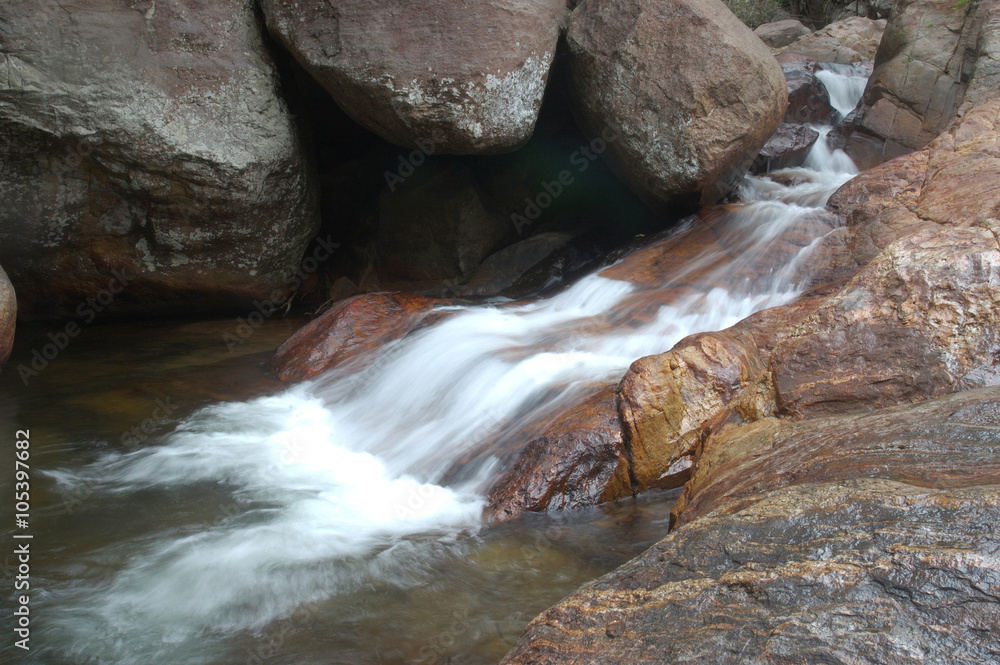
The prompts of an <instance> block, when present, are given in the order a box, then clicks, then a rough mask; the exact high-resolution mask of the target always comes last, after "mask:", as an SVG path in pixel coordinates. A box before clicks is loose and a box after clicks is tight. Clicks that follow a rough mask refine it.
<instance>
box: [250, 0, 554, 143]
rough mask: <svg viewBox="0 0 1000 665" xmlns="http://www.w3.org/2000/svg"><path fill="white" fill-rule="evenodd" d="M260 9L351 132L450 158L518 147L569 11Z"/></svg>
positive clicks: (426, 1)
mask: <svg viewBox="0 0 1000 665" xmlns="http://www.w3.org/2000/svg"><path fill="white" fill-rule="evenodd" d="M262 7H263V10H264V15H265V17H266V19H267V25H268V28H269V29H270V30H271V32H272V33H273V34H274V35H275V36H276V37H277V39H278V40H279V41H280V42H281V43H282V44H283V45H284V46H285V48H287V49H288V50H289V51H290V52H291V53H292V54H293V55H294V56H295V58H296V59H297V60H298V61H299V63H300V64H301V65H302V66H303V67H304V68H305V69H306V70H307V71H309V72H310V73H311V74H312V75H313V76H314V77H315V78H316V79H317V80H318V81H319V82H320V83H321V84H322V85H323V87H324V88H326V90H327V91H328V92H329V93H330V95H331V96H332V97H333V98H334V99H335V100H336V101H337V103H338V104H339V105H340V106H341V107H342V108H343V109H344V110H345V111H346V112H347V113H348V114H349V115H350V116H351V117H352V118H354V119H355V120H356V121H357V122H359V123H361V124H362V125H364V126H366V127H367V128H369V129H371V130H372V131H373V132H375V133H376V134H379V135H380V136H382V137H383V138H384V139H386V140H387V141H391V142H393V143H397V144H399V145H404V146H410V147H413V148H417V149H421V150H424V151H425V152H435V153H451V154H471V153H484V152H485V153H490V152H505V151H509V150H513V149H514V148H517V147H518V146H520V145H521V144H522V143H524V142H525V141H527V140H528V138H529V137H530V136H531V133H532V131H533V130H534V127H535V121H536V119H537V116H538V110H539V108H540V107H541V103H542V94H543V93H544V91H545V85H546V82H547V80H548V74H549V66H550V64H551V63H552V59H553V57H554V55H555V50H556V42H557V40H558V39H559V32H560V26H561V25H562V24H563V22H564V21H565V17H566V12H567V9H566V3H565V2H564V1H563V0H526V1H515V0H476V1H475V2H471V3H458V2H454V1H453V0H391V1H389V2H377V3H373V2H369V1H368V0H333V1H332V2H325V1H324V2H316V1H309V2H295V1H294V0H264V1H263V2H262ZM428 146H430V147H431V148H430V150H428Z"/></svg>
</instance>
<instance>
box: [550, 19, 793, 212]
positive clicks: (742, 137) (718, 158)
mask: <svg viewBox="0 0 1000 665" xmlns="http://www.w3.org/2000/svg"><path fill="white" fill-rule="evenodd" d="M567 41H568V44H569V49H570V54H571V68H572V71H573V84H574V89H575V97H576V103H577V108H578V109H579V114H580V117H581V118H582V120H583V121H584V124H585V125H586V127H587V128H588V130H589V131H590V132H591V134H592V135H593V136H595V137H602V139H603V141H605V142H606V153H605V156H606V157H607V158H608V159H609V160H610V163H611V164H612V166H613V167H614V168H615V169H616V170H617V172H618V173H620V174H621V176H622V177H623V179H624V180H625V181H626V182H627V183H628V184H629V186H630V187H632V189H633V190H635V191H636V192H638V193H639V194H640V195H641V196H643V197H645V198H647V199H649V200H651V201H654V202H663V201H669V200H671V199H673V198H676V197H678V196H685V195H692V194H696V193H697V194H700V196H701V198H702V200H703V201H707V202H714V201H715V200H717V199H718V198H719V197H720V196H722V195H724V194H726V193H729V192H731V191H733V190H734V189H735V187H736V186H737V185H738V184H739V182H740V181H741V180H742V178H743V175H744V174H745V173H746V169H747V168H748V167H749V165H750V163H751V162H752V161H753V159H754V157H755V156H756V155H757V153H758V152H759V151H760V148H761V147H762V146H763V145H764V143H765V142H766V141H767V139H768V137H770V136H771V134H773V133H774V130H775V129H777V127H778V125H779V124H780V121H781V117H782V116H783V115H784V113H785V104H786V97H787V93H786V90H785V81H784V77H783V76H782V74H781V69H780V68H779V67H778V65H777V63H776V62H775V61H774V57H773V56H772V55H771V54H770V52H769V50H768V48H767V47H766V46H765V45H764V44H763V42H761V41H760V40H759V39H758V38H757V37H756V36H755V35H754V34H753V33H752V32H751V31H750V29H749V28H747V27H746V26H745V25H743V24H742V23H740V21H739V20H738V19H737V18H736V17H735V16H733V14H732V12H730V11H729V10H728V9H727V8H726V6H725V5H723V4H722V3H721V2H719V1H718V0H678V1H677V2H672V3H662V2H654V1H652V0H588V2H585V3H582V4H581V5H579V6H578V7H577V8H576V10H575V11H574V12H573V15H572V17H571V18H570V25H569V30H568V32H567ZM664 63H667V65H666V66H665V64H664ZM596 147H601V146H600V145H599V144H598V145H597V146H596ZM595 149H596V148H595Z"/></svg>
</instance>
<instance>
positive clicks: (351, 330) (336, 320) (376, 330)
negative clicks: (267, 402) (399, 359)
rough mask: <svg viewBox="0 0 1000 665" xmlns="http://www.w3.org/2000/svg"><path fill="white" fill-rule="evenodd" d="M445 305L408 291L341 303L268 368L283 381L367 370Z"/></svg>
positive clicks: (280, 350) (297, 337)
mask: <svg viewBox="0 0 1000 665" xmlns="http://www.w3.org/2000/svg"><path fill="white" fill-rule="evenodd" d="M445 302H446V301H442V300H435V299H432V298H420V297H417V296H411V295H406V294H403V293H369V294H365V295H359V296H355V297H353V298H348V299H347V300H341V301H340V302H338V303H337V304H335V305H334V306H333V307H332V308H331V309H329V310H328V311H327V312H325V313H324V314H323V315H322V316H319V317H318V318H316V319H314V320H313V321H311V322H310V323H309V324H308V325H306V326H305V327H303V328H301V329H299V330H298V331H297V332H296V333H295V334H294V335H292V336H291V337H289V338H288V340H287V341H286V342H285V343H284V344H282V345H281V346H280V347H278V350H277V351H276V352H275V354H274V356H273V357H272V358H271V359H270V360H269V361H268V368H269V369H270V371H271V372H272V373H273V374H274V375H275V376H277V377H278V378H279V379H281V380H282V381H304V380H305V379H308V378H310V377H313V376H316V375H318V374H321V373H323V372H325V371H327V370H329V369H332V368H333V367H336V366H338V365H341V364H343V363H346V362H348V361H356V362H358V363H361V364H360V365H359V367H364V366H365V365H367V364H369V363H371V362H373V361H374V359H375V357H376V356H377V354H376V353H375V352H376V351H377V350H378V349H380V348H381V347H383V346H385V344H387V343H388V342H391V341H393V340H396V339H399V338H401V337H403V336H405V335H406V334H407V333H408V332H410V331H411V330H413V329H414V328H415V327H417V326H418V325H420V324H421V323H424V322H426V321H427V318H428V316H429V315H430V314H431V312H432V310H433V309H434V308H435V307H437V306H439V305H442V304H444V303H445Z"/></svg>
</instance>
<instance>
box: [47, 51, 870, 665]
mask: <svg viewBox="0 0 1000 665" xmlns="http://www.w3.org/2000/svg"><path fill="white" fill-rule="evenodd" d="M838 77H839V78H838ZM850 78H851V74H850V73H847V74H844V73H839V72H836V71H833V70H828V71H825V72H824V75H823V80H824V82H825V83H826V84H827V86H828V87H831V89H832V88H837V89H838V90H840V89H842V88H843V89H846V88H849V87H851V86H854V83H853V82H851V83H848V82H847V80H848V79H850ZM841 79H843V81H841ZM855 87H856V86H855ZM861 87H862V88H863V82H862V83H861ZM831 92H832V90H831ZM859 94H860V93H859ZM838 95H839V93H838ZM838 99H839V97H838ZM841 101H842V102H843V104H847V103H848V101H849V100H846V101H844V100H841ZM855 101H856V100H855ZM838 103H841V102H838ZM852 107H853V104H852ZM826 131H828V129H827V130H824V134H823V140H821V141H820V142H819V143H818V144H817V146H816V147H815V148H814V149H813V151H812V153H811V154H810V156H809V158H808V161H807V163H806V165H805V166H804V167H802V168H800V169H790V170H788V171H787V172H786V175H789V176H793V177H792V180H793V181H794V182H796V183H797V184H794V185H791V186H787V185H779V184H777V183H776V182H774V181H772V180H770V179H767V178H748V179H747V181H746V184H745V185H744V187H743V189H742V192H741V193H742V196H743V198H744V200H746V201H750V202H749V203H747V204H746V205H745V206H743V207H742V208H741V210H739V211H738V212H736V213H734V222H733V223H731V224H729V225H728V226H727V227H726V229H725V231H724V233H725V234H726V237H725V238H724V239H723V240H724V241H725V244H726V246H727V248H728V252H727V257H726V263H725V265H723V266H722V267H720V268H718V272H717V274H715V275H713V276H712V279H711V283H712V284H714V285H716V287H715V288H713V289H711V290H709V291H708V292H707V293H704V294H700V295H696V296H691V297H688V298H686V299H684V300H682V301H679V302H672V303H670V304H667V305H664V306H662V307H661V308H660V309H659V312H658V314H657V316H656V317H655V318H654V319H653V320H651V321H650V322H649V323H646V324H644V325H642V326H641V327H637V328H629V329H627V330H626V329H623V328H620V327H619V326H616V325H615V324H614V322H613V320H612V318H611V317H610V316H609V313H611V312H614V311H615V310H616V308H620V307H622V306H623V303H624V302H625V301H626V300H627V299H628V298H629V297H630V296H632V295H634V294H635V293H636V291H637V287H635V286H633V285H631V284H629V283H626V282H621V281H616V280H612V279H608V278H606V277H602V276H601V275H599V274H594V275H590V276H589V277H586V278H584V279H582V280H580V281H579V282H578V283H576V284H575V285H573V286H572V287H571V288H569V289H567V290H566V291H564V292H563V293H561V294H560V295H557V296H555V297H553V298H550V299H547V300H543V301H538V302H531V303H526V304H516V303H515V304H507V305H495V306H479V307H455V308H453V312H452V314H451V316H450V317H448V318H446V319H445V320H443V321H441V322H439V323H438V324H436V325H434V326H431V327H428V328H426V329H424V330H421V331H419V332H418V333H416V334H413V335H411V336H409V337H407V338H405V339H404V340H400V341H397V342H394V343H392V344H390V345H387V346H386V347H385V348H384V349H382V350H381V352H380V357H379V358H378V360H377V361H376V362H375V363H374V364H373V365H372V366H370V367H368V368H367V369H365V370H363V371H355V372H344V371H338V370H334V371H332V372H331V373H329V374H328V375H326V376H324V377H322V378H320V379H318V380H316V381H313V382H310V383H307V384H303V385H300V386H298V387H295V388H292V389H290V390H288V391H286V392H284V393H282V394H280V395H276V396H272V397H267V398H263V399H259V400H255V401H252V402H246V403H227V404H218V405H215V406H212V407H210V408H206V409H203V410H202V411H200V412H199V413H197V414H196V415H195V416H193V417H192V418H190V419H188V420H187V421H186V422H184V423H182V424H181V425H180V426H179V427H178V429H177V430H176V431H175V432H174V433H172V434H171V435H170V436H169V437H167V438H166V440H164V441H162V442H160V444H159V445H155V446H150V447H147V448H144V449H142V450H139V451H137V452H133V453H130V454H120V453H112V454H108V455H105V456H104V457H102V458H101V459H98V460H97V461H95V462H94V463H93V464H92V465H90V466H89V467H86V468H85V469H83V470H82V471H61V472H56V473H53V474H52V475H53V476H54V477H55V478H56V479H57V480H58V481H59V483H60V486H61V487H63V488H64V489H66V490H67V491H74V489H76V488H79V487H81V486H82V487H87V488H96V490H95V491H99V492H102V493H104V494H105V495H107V496H119V497H121V500H122V501H128V500H129V499H128V497H130V496H132V495H134V494H136V493H140V492H150V491H160V492H165V493H169V492H170V491H173V490H174V489H175V488H184V487H191V486H210V487H215V488H218V489H217V492H218V494H217V500H218V501H219V505H218V507H217V509H213V510H212V511H210V512H213V513H214V518H211V517H209V518H206V517H205V516H201V517H200V518H199V519H198V520H193V521H191V522H190V523H189V524H188V525H187V526H185V524H184V523H183V521H180V522H179V523H178V524H177V526H176V527H175V528H170V529H166V530H164V531H163V532H161V533H159V534H156V535H155V536H153V537H148V538H146V540H145V541H144V542H142V543H141V544H139V545H138V546H137V544H136V543H129V544H128V554H125V553H124V551H123V549H122V547H123V546H119V545H110V546H108V547H107V548H106V549H105V550H104V553H103V555H102V556H104V557H106V558H107V559H108V560H114V561H118V562H119V570H118V572H116V573H115V574H114V575H112V576H111V577H109V578H107V579H103V580H98V581H91V582H86V583H77V584H68V585H66V586H64V587H62V588H54V589H52V590H51V591H49V592H48V593H49V595H50V597H51V600H50V610H49V612H48V627H47V628H45V629H43V630H48V631H50V637H52V639H51V640H50V641H51V643H53V644H55V643H60V642H61V643H62V644H63V645H64V650H65V652H67V653H88V654H91V655H93V656H94V657H95V658H96V659H97V660H98V662H116V663H141V664H143V665H146V664H147V663H154V662H167V660H169V662H172V663H198V662H214V659H215V658H216V656H217V653H215V651H218V650H224V643H225V639H227V637H229V636H231V635H233V634H236V633H238V632H240V631H247V630H250V631H252V630H257V629H260V628H262V627H263V626H265V625H267V624H268V623H269V622H271V621H274V620H275V619H277V618H281V617H285V616H289V615H290V614H291V613H292V612H293V611H294V610H295V608H296V607H300V606H302V605H303V604H306V603H310V602H315V601H319V600H322V599H324V598H328V597H330V596H333V595H335V594H338V593H341V592H345V591H349V590H355V589H357V588H360V587H361V586H363V585H364V584H365V580H366V579H369V578H370V576H373V575H377V576H379V577H380V578H383V579H384V578H391V579H398V583H399V584H400V585H406V584H412V583H415V582H414V579H416V578H415V577H414V576H413V575H412V573H411V571H410V570H409V569H408V568H407V564H406V563H405V562H406V561H412V560H414V559H415V558H416V559H419V557H420V556H421V554H420V552H421V551H422V550H421V548H424V547H427V546H428V543H432V542H433V543H441V542H447V541H449V540H453V539H455V538H457V537H459V536H460V535H461V534H463V533H470V532H474V531H475V530H476V529H478V528H479V526H480V514H481V511H482V507H483V498H482V492H483V490H484V489H485V488H486V486H487V485H488V482H489V480H490V478H491V477H493V476H494V474H495V473H496V468H495V467H496V464H497V462H496V460H492V459H491V458H490V457H489V455H486V456H484V457H482V459H480V460H479V461H478V463H477V466H476V467H475V468H471V469H469V470H468V471H467V472H466V473H464V474H463V475H462V478H463V480H462V482H461V483H460V484H456V485H452V486H444V485H443V484H442V483H443V478H444V477H445V475H446V473H447V472H448V470H449V469H450V468H451V466H452V464H453V462H454V460H455V459H456V458H459V457H461V456H462V455H463V454H465V453H468V452H470V451H473V450H476V449H477V447H479V446H481V445H482V444H483V442H484V441H488V440H490V439H491V437H494V436H496V434H497V433H498V432H501V431H504V430H506V429H508V428H510V426H511V424H512V423H514V422H516V421H518V419H521V418H524V417H526V415H530V414H531V413H535V412H537V411H538V410H539V409H544V408H546V406H551V404H552V403H553V402H555V401H558V400H559V399H560V395H563V396H565V395H567V394H572V393H573V391H574V390H577V389H579V388H580V387H582V386H584V385H587V384H591V383H593V382H595V381H613V380H617V379H618V378H619V377H620V376H621V375H622V374H623V373H624V371H625V370H626V369H627V367H628V365H629V364H630V363H631V362H632V361H633V360H635V359H636V358H639V357H642V356H644V355H649V354H653V353H659V352H663V351H665V350H668V349H669V348H670V347H671V346H672V345H673V344H675V343H676V342H677V341H679V340H680V339H681V338H683V337H685V336H687V335H689V334H691V333H694V332H699V331H706V330H718V329H722V328H726V327H728V326H731V325H733V324H735V323H736V322H738V321H739V320H741V319H743V318H745V317H746V316H748V315H750V314H752V313H753V312H755V311H759V310H761V309H764V308H767V307H772V306H776V305H780V304H783V303H786V302H789V301H790V300H792V299H793V298H795V297H796V295H797V294H798V293H799V290H800V288H801V283H802V281H803V280H804V279H805V278H807V277H808V269H809V261H808V257H809V253H810V251H811V249H812V247H813V245H814V244H815V242H816V241H818V240H819V238H818V237H817V238H814V239H813V240H814V242H813V244H807V245H806V246H805V248H804V249H803V250H802V251H801V252H799V254H798V255H797V256H795V257H793V259H792V260H790V261H789V262H788V263H787V264H786V265H784V266H783V267H781V268H780V269H779V270H775V271H773V272H770V273H767V274H763V275H757V276H754V277H752V278H748V277H746V276H745V274H746V271H744V270H742V268H744V267H751V266H753V265H755V263H756V262H757V261H758V260H759V258H760V257H761V256H762V255H763V254H764V253H766V252H767V251H769V249H770V248H771V247H772V246H773V245H774V244H775V243H776V242H777V241H779V240H781V239H782V238H783V237H784V236H785V235H786V234H788V233H790V232H793V231H796V230H797V228H798V225H799V221H800V220H801V219H802V218H803V217H805V216H808V215H809V214H812V213H814V212H815V210H816V208H817V207H821V206H823V205H825V202H826V199H827V198H828V197H829V195H830V194H831V193H832V192H833V191H834V190H835V189H836V188H837V187H838V186H839V185H841V184H843V183H844V182H846V181H847V180H848V179H849V178H850V177H851V176H852V175H854V174H855V173H856V171H855V169H854V166H853V164H851V163H850V160H849V159H848V158H847V156H846V155H844V154H843V153H842V152H837V151H831V150H829V148H827V146H826V144H825V132H826ZM733 257H735V258H733ZM720 258H721V257H720V256H718V255H716V254H713V253H706V254H704V255H702V256H700V257H698V258H696V259H695V260H694V261H691V262H689V263H687V264H685V265H684V266H681V267H679V268H678V270H677V272H676V273H675V274H674V275H673V276H672V278H676V279H680V278H682V277H683V276H684V275H685V274H694V273H695V272H697V271H703V270H704V269H705V268H706V267H711V266H715V265H717V264H718V263H719V261H720ZM741 275H744V276H741ZM720 285H721V286H720ZM212 640H214V642H212ZM206 642H212V643H214V644H216V645H217V649H214V650H213V649H210V648H207V647H206ZM40 662H41V661H40Z"/></svg>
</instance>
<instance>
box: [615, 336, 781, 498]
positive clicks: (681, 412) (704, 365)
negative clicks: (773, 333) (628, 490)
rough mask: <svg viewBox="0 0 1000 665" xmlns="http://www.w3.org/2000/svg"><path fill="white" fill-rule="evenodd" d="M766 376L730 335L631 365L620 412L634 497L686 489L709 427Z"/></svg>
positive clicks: (701, 339)
mask: <svg viewBox="0 0 1000 665" xmlns="http://www.w3.org/2000/svg"><path fill="white" fill-rule="evenodd" d="M748 345H749V347H750V348H748ZM763 373H764V366H763V365H762V364H761V362H760V360H759V358H758V355H757V349H756V348H755V347H754V346H753V342H752V341H748V340H740V339H738V338H736V337H734V336H732V335H730V334H727V333H725V332H719V333H704V334H699V335H694V336H692V337H689V338H688V339H686V340H682V341H681V342H679V343H678V344H677V345H676V346H675V347H674V348H673V349H672V350H671V351H669V352H668V353H665V354H661V355H659V356H648V357H646V358H642V359H640V360H637V361H636V362H634V363H632V366H631V367H630V368H629V371H628V372H627V373H626V374H625V377H624V378H623V379H622V381H621V384H620V385H619V388H618V392H619V400H620V401H619V406H618V408H619V414H620V417H621V423H622V430H623V434H624V439H625V444H626V449H627V451H628V458H627V459H628V461H629V463H630V464H631V469H630V473H631V475H632V477H633V478H634V481H635V490H636V491H643V490H646V489H650V488H656V487H659V488H665V489H669V488H674V487H680V486H681V485H683V484H684V483H685V482H686V481H687V480H688V478H689V477H690V474H691V469H692V467H693V460H692V457H693V455H694V453H695V451H696V449H697V446H698V444H699V443H701V441H702V438H703V437H704V436H705V435H706V433H707V431H708V430H707V429H706V428H707V423H708V422H710V421H712V420H713V419H714V418H716V417H718V416H719V415H721V414H722V413H723V412H724V411H725V409H726V408H727V407H728V406H729V404H730V402H731V401H732V400H733V399H734V398H735V397H737V396H738V395H739V394H740V393H741V392H742V391H743V390H744V389H745V388H746V387H747V386H749V385H751V384H752V383H754V382H755V381H756V380H757V379H758V378H759V377H760V376H761V375H762V374H763Z"/></svg>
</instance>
